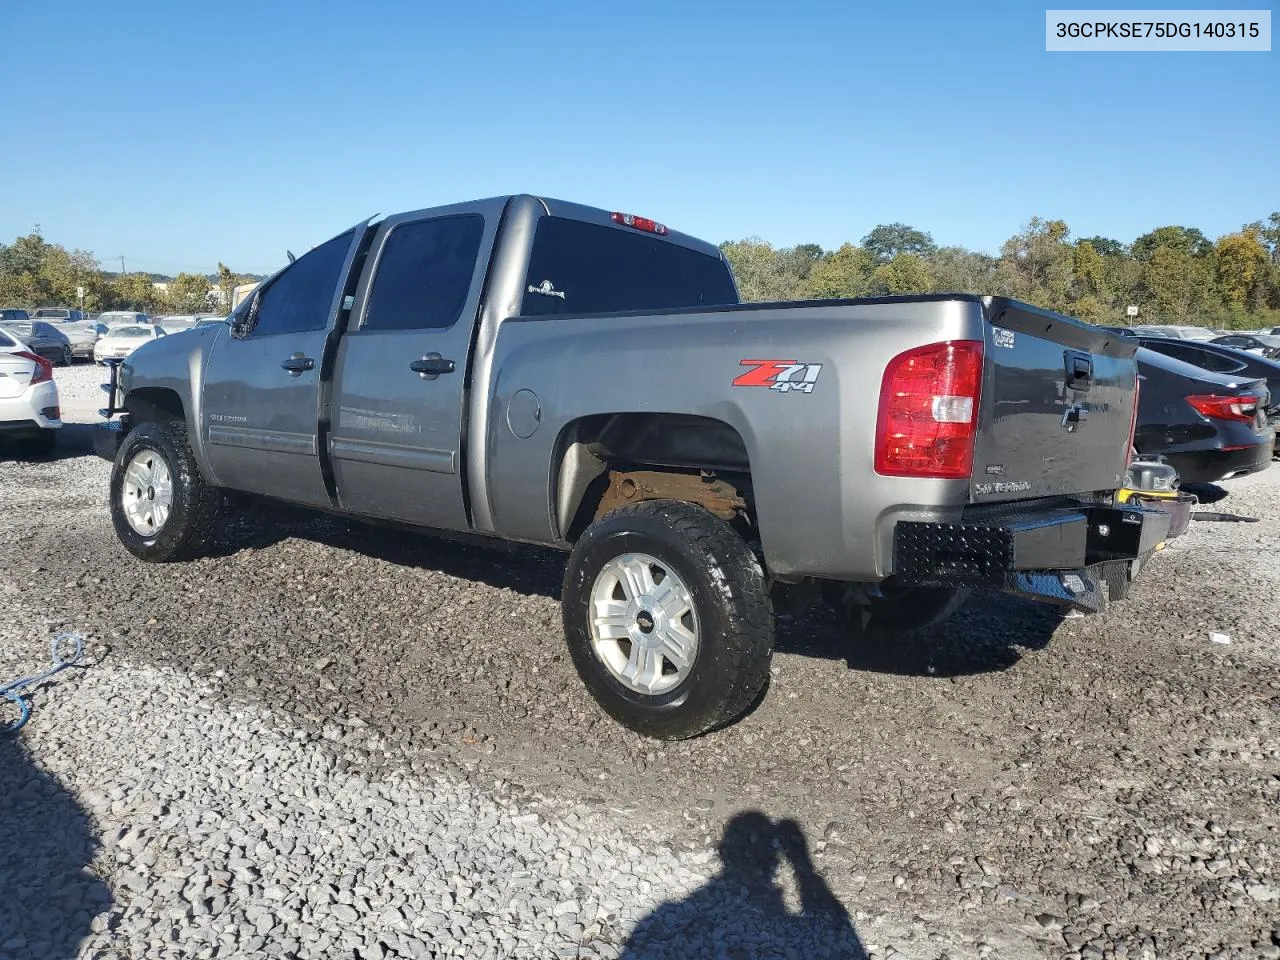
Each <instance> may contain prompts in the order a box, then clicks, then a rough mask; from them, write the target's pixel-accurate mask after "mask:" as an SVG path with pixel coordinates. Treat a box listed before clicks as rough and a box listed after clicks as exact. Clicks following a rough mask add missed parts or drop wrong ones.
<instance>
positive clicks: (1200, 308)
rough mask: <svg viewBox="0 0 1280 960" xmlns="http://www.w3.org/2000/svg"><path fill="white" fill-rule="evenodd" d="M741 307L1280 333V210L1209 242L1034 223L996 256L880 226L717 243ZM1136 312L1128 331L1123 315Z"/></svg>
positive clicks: (1189, 232) (1187, 231)
mask: <svg viewBox="0 0 1280 960" xmlns="http://www.w3.org/2000/svg"><path fill="white" fill-rule="evenodd" d="M720 248H721V250H723V251H724V253H725V256H726V257H727V258H728V259H729V262H730V263H731V264H732V265H733V272H734V275H735V276H736V277H737V280H738V288H739V291H740V293H741V295H742V298H743V299H744V300H794V299H804V298H810V297H814V298H824V297H863V296H884V295H890V294H911V293H984V294H994V295H998V296H1009V297H1016V298H1017V299H1019V300H1025V301H1026V302H1028V303H1032V304H1035V305H1036V306H1039V307H1045V308H1047V309H1050V310H1057V311H1059V312H1062V313H1066V314H1069V315H1071V316H1075V317H1079V318H1080V319H1082V320H1086V321H1088V322H1090V323H1100V324H1124V323H1126V322H1141V323H1174V324H1191V325H1196V326H1205V327H1214V328H1218V329H1222V328H1232V329H1247V328H1256V327H1262V326H1271V325H1273V324H1275V325H1278V326H1280V212H1277V213H1273V214H1271V216H1270V217H1268V218H1267V220H1266V221H1257V222H1254V223H1249V224H1245V225H1244V226H1243V227H1242V228H1241V229H1240V230H1239V231H1237V232H1235V233H1229V234H1226V235H1224V236H1221V237H1218V238H1217V240H1210V239H1209V238H1208V237H1206V236H1205V235H1204V234H1203V233H1202V232H1201V231H1200V230H1197V229H1196V228H1194V227H1181V226H1171V227H1158V228H1156V229H1155V230H1152V231H1151V232H1149V233H1144V234H1143V235H1142V236H1140V237H1138V238H1137V239H1136V240H1134V241H1133V243H1131V244H1124V243H1121V242H1120V241H1118V240H1112V239H1110V238H1107V237H1085V238H1082V239H1079V240H1073V239H1072V238H1071V232H1070V229H1069V228H1068V226H1067V224H1066V223H1065V222H1064V221H1062V220H1044V219H1041V218H1040V217H1033V218H1032V219H1031V221H1030V222H1029V223H1027V225H1026V227H1025V228H1024V229H1023V231H1022V232H1021V233H1018V234H1015V235H1014V236H1012V237H1010V238H1009V239H1008V240H1006V241H1005V243H1004V244H1003V246H1002V247H1001V248H1000V255H999V256H994V257H993V256H990V255H988V254H984V253H977V252H975V251H972V250H967V249H965V248H964V247H940V246H938V245H937V244H935V243H934V242H933V238H932V237H931V236H930V235H929V234H928V233H926V232H924V231H922V230H918V229H916V228H914V227H910V226H907V225H906V224H902V223H890V224H880V225H879V226H877V227H876V228H875V229H873V230H872V231H871V232H870V233H868V234H867V235H866V236H865V237H863V238H862V240H861V241H859V243H857V244H853V243H845V244H843V245H841V246H840V248H839V249H837V250H824V249H823V248H822V247H820V246H819V245H818V244H816V243H804V244H800V245H798V246H794V247H783V248H777V247H774V246H773V245H772V244H770V243H767V242H766V241H764V240H761V239H760V238H758V237H749V238H747V239H745V240H737V241H732V242H726V243H722V244H721V245H720ZM1130 306H1136V307H1137V308H1138V319H1137V321H1130V320H1129V318H1128V308H1129V307H1130Z"/></svg>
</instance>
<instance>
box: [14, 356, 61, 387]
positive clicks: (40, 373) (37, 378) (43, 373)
mask: <svg viewBox="0 0 1280 960" xmlns="http://www.w3.org/2000/svg"><path fill="white" fill-rule="evenodd" d="M14 356H15V357H22V358H23V359H24V360H34V361H35V364H36V372H35V373H34V374H32V376H31V384H30V385H31V386H33V387H34V386H35V385H36V384H37V383H44V382H45V381H46V380H52V379H53V364H52V363H50V362H49V361H48V360H46V359H45V358H44V357H42V356H40V355H39V354H36V353H27V352H26V351H25V350H21V351H19V352H18V353H15V354H14Z"/></svg>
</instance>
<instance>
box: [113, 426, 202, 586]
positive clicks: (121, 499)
mask: <svg viewBox="0 0 1280 960" xmlns="http://www.w3.org/2000/svg"><path fill="white" fill-rule="evenodd" d="M221 502H222V496H221V492H220V491H219V490H218V488H217V487H214V486H212V485H211V484H208V483H205V481H204V478H203V477H201V476H200V470H199V468H198V467H197V466H196V461H195V457H194V455H193V454H192V453H191V446H190V444H189V443H188V442H187V428H186V424H184V423H182V422H181V421H177V420H164V421H149V422H145V423H140V424H138V425H137V426H136V427H134V428H133V429H132V430H130V431H129V433H128V435H127V436H126V437H125V438H124V441H123V442H122V443H121V444H120V450H119V451H118V452H117V454H116V459H115V466H114V468H113V469H112V472H111V522H112V525H113V526H114V527H115V530H116V536H118V537H119V538H120V542H121V543H123V544H124V546H125V549H127V550H128V551H129V552H130V553H132V554H133V555H134V556H135V557H139V558H141V559H143V560H149V561H151V562H153V563H163V562H166V561H173V560H189V559H191V558H193V557H197V556H199V555H200V554H202V553H203V552H204V551H205V550H206V549H207V547H208V544H209V540H210V538H211V537H212V534H213V531H214V527H215V526H216V524H217V519H218V511H219V507H220V506H221Z"/></svg>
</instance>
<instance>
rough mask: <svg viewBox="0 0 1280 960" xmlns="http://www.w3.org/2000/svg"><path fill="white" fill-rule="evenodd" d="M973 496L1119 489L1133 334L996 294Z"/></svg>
mask: <svg viewBox="0 0 1280 960" xmlns="http://www.w3.org/2000/svg"><path fill="white" fill-rule="evenodd" d="M986 318H987V321H988V323H987V328H986V338H987V339H986V359H985V364H984V367H983V383H982V399H981V401H980V403H979V412H978V435H977V438H976V442H975V445H974V457H973V477H972V479H971V481H970V491H969V492H970V499H971V500H973V501H975V502H983V503H986V502H993V501H1000V500H1025V499H1027V498H1030V497H1045V496H1061V495H1068V494H1084V493H1092V492H1094V491H1103V490H1115V489H1116V488H1118V487H1120V486H1121V485H1122V483H1123V480H1124V472H1125V469H1126V467H1127V466H1128V463H1129V437H1130V430H1131V427H1132V423H1133V412H1134V399H1135V398H1134V390H1135V386H1136V383H1137V364H1136V362H1135V361H1134V358H1133V355H1134V352H1135V350H1136V349H1137V344H1136V343H1135V342H1133V341H1132V340H1126V339H1125V338H1123V337H1121V336H1119V335H1117V334H1114V333H1110V332H1108V331H1106V330H1102V329H1100V328H1098V327H1093V326H1090V325H1089V324H1086V323H1081V322H1080V321H1078V320H1072V319H1070V318H1069V317H1064V316H1062V315H1060V314H1056V313H1050V312H1048V311H1043V310H1037V309H1035V308H1034V307H1029V306H1027V305H1026V304H1022V303H1018V302H1016V301H1012V300H1005V299H1003V298H1000V297H994V298H992V299H991V300H990V301H988V304H987V309H986Z"/></svg>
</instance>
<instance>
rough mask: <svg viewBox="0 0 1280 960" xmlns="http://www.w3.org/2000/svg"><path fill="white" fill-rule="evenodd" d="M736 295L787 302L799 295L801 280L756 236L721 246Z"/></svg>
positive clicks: (747, 298)
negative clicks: (736, 289)
mask: <svg viewBox="0 0 1280 960" xmlns="http://www.w3.org/2000/svg"><path fill="white" fill-rule="evenodd" d="M720 249H721V250H723V251H724V255H725V257H726V258H727V259H728V261H729V265H730V266H731V267H733V275H734V277H735V278H736V279H737V281H738V293H739V295H740V296H741V297H742V299H743V300H754V301H761V300H789V299H793V298H794V297H796V296H797V295H798V292H799V290H800V278H799V277H798V276H796V275H795V274H794V273H792V272H790V271H789V270H788V269H787V265H786V262H785V260H784V258H783V257H781V256H780V255H779V251H777V250H775V249H774V248H773V245H772V244H770V243H766V242H765V241H763V240H761V239H760V238H759V237H748V238H747V239H745V240H738V241H735V242H733V243H722V244H721V245H720Z"/></svg>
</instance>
